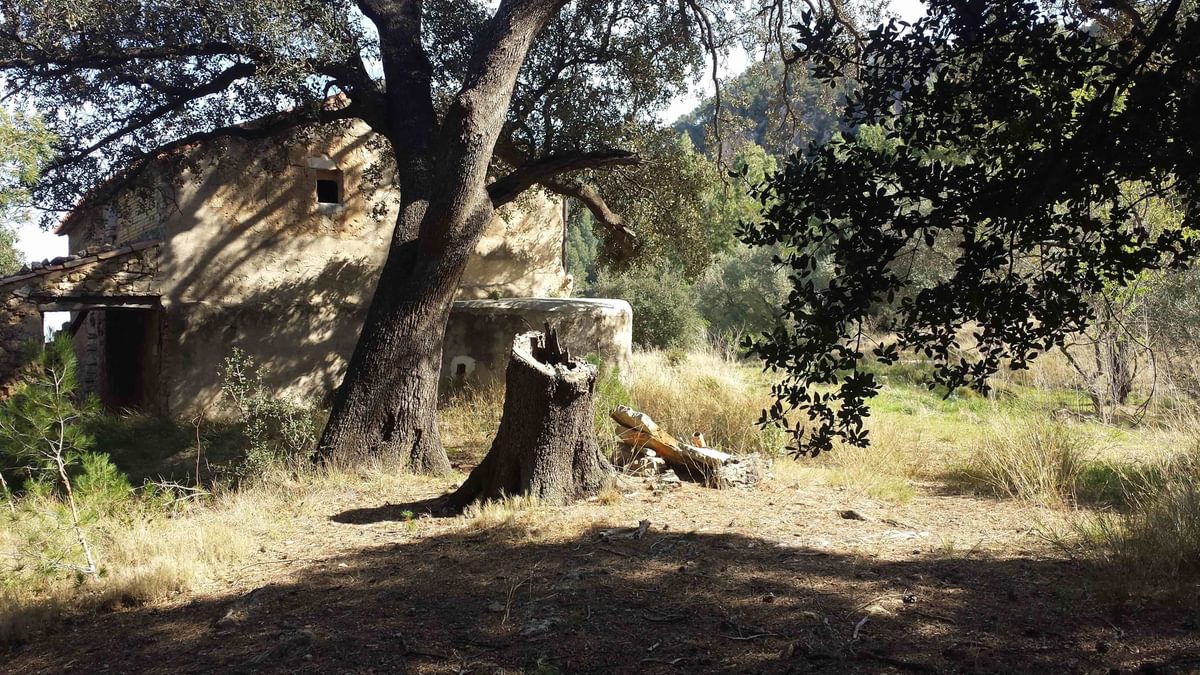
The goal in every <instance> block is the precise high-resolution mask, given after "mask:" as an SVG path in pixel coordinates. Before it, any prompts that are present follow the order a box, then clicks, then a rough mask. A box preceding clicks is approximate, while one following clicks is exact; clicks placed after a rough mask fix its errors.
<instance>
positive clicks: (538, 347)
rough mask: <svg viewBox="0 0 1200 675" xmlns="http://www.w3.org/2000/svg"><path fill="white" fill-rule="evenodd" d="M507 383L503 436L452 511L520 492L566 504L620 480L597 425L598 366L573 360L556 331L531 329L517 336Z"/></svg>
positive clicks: (448, 503) (451, 506)
mask: <svg viewBox="0 0 1200 675" xmlns="http://www.w3.org/2000/svg"><path fill="white" fill-rule="evenodd" d="M505 386H506V389H505V393H504V416H503V417H502V418H501V420H500V429H499V430H498V431H497V432H496V440H495V441H494V442H493V443H492V448H491V450H490V451H488V454H487V457H485V458H484V459H483V462H481V463H480V464H479V466H477V467H475V470H474V471H472V472H471V475H470V476H469V477H467V480H466V482H464V483H463V484H462V486H461V487H459V488H458V490H457V491H456V492H455V493H454V494H453V495H451V496H450V497H449V498H448V500H447V501H446V504H445V506H446V508H447V509H449V510H461V509H463V508H464V507H466V506H467V505H468V504H471V503H472V502H475V501H481V500H488V499H499V498H502V497H504V496H515V495H530V496H533V497H535V498H537V499H538V500H539V501H541V502H543V503H549V504H566V503H568V502H571V501H574V500H576V499H579V498H581V497H584V496H586V495H589V494H594V493H596V492H598V491H599V490H600V489H601V488H602V487H604V485H605V484H606V483H608V482H609V481H610V480H612V478H613V470H612V466H611V465H609V463H608V460H607V459H605V458H604V455H602V454H600V449H599V446H597V444H596V436H595V427H594V426H593V425H594V422H593V419H592V414H593V413H592V395H593V393H595V390H596V367H595V366H593V365H591V364H588V363H586V362H584V361H572V360H570V355H569V354H567V353H566V352H565V351H563V350H561V349H560V348H559V344H558V338H557V336H556V335H555V334H554V332H553V331H552V330H549V329H548V330H547V331H546V334H545V335H543V334H542V333H537V332H533V333H523V334H521V335H518V336H517V337H516V339H515V340H514V341H513V347H512V355H511V360H510V361H509V363H508V370H507V372H506V373H505Z"/></svg>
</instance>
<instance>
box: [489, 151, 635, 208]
mask: <svg viewBox="0 0 1200 675" xmlns="http://www.w3.org/2000/svg"><path fill="white" fill-rule="evenodd" d="M641 162H642V160H641V158H640V157H638V156H637V155H636V154H634V153H632V152H629V151H627V150H600V151H596V152H578V153H563V154H553V155H548V156H546V157H543V158H541V159H535V160H533V161H530V162H526V163H524V164H522V165H521V166H520V167H518V168H517V169H516V170H514V171H512V172H511V173H509V174H508V175H507V176H505V177H503V178H501V179H499V180H497V181H496V182H494V183H492V184H491V185H489V186H488V188H487V190H488V195H489V196H490V197H491V198H492V205H493V206H496V207H499V206H502V205H504V204H507V203H508V202H511V201H512V200H514V199H516V198H517V196H518V195H520V194H521V193H522V192H524V191H525V190H528V189H529V188H530V187H533V186H534V185H536V184H538V183H543V184H544V183H545V182H546V181H552V180H554V179H555V178H557V177H558V176H561V175H562V174H565V173H570V172H572V171H582V170H586V169H602V168H607V167H612V166H631V165H637V164H640V163H641Z"/></svg>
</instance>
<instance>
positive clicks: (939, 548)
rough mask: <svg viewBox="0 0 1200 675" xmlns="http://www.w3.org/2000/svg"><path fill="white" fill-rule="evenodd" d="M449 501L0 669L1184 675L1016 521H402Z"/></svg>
mask: <svg viewBox="0 0 1200 675" xmlns="http://www.w3.org/2000/svg"><path fill="white" fill-rule="evenodd" d="M443 488H444V486H443V485H438V484H436V483H430V482H428V481H425V482H422V481H413V483H412V484H411V485H408V486H407V487H404V488H400V489H398V490H397V492H396V493H394V494H375V495H364V494H355V493H354V491H352V490H351V491H347V493H346V494H345V496H344V498H339V500H338V501H335V502H331V503H329V504H328V505H325V504H322V505H320V506H321V508H318V509H316V510H315V512H316V515H305V516H303V517H300V518H299V519H298V520H296V521H295V522H294V528H292V529H289V531H288V532H287V533H286V534H284V535H281V536H280V537H279V538H278V539H277V540H276V539H272V540H269V541H264V543H263V545H262V547H261V548H260V551H259V554H258V555H257V556H256V557H255V558H254V559H252V560H240V561H236V562H232V563H230V565H229V569H228V573H227V576H226V577H225V578H223V579H220V580H219V583H218V584H217V586H215V587H214V588H213V589H212V590H211V592H206V593H203V594H197V595H194V596H191V597H183V598H178V599H177V600H176V601H173V602H171V603H166V604H158V605H154V606H145V607H136V608H129V609H117V610H113V611H110V612H106V613H102V614H99V615H89V616H79V617H75V618H73V619H70V620H68V621H67V622H66V623H65V624H63V625H59V626H58V627H57V628H55V629H53V630H52V631H51V632H50V633H49V634H47V635H44V636H42V637H40V638H39V639H36V640H33V641H31V642H30V643H28V644H26V645H24V646H20V647H13V648H7V649H8V651H7V652H5V651H0V670H3V671H5V672H10V673H50V672H54V673H57V672H73V673H142V672H145V673H209V672H221V673H238V672H289V673H290V672H297V673H390V672H411V673H466V672H474V673H498V672H505V673H508V672H525V673H588V672H597V673H598V672H615V673H635V672H636V673H694V672H717V671H719V672H745V673H759V672H763V673H793V672H794V673H807V672H828V673H854V672H947V673H953V672H972V673H973V672H992V673H1014V672H1044V673H1058V672H1086V673H1091V672H1131V671H1135V672H1173V673H1185V672H1200V634H1198V633H1197V626H1196V624H1195V620H1196V616H1195V615H1194V614H1192V613H1189V612H1185V611H1183V610H1180V609H1178V607H1176V608H1175V609H1170V608H1155V607H1147V606H1140V607H1138V606H1131V605H1129V604H1126V605H1123V606H1121V608H1120V609H1119V610H1118V609H1116V606H1115V605H1113V604H1112V603H1111V602H1109V601H1105V600H1103V599H1102V595H1101V594H1098V593H1097V592H1096V588H1095V587H1096V585H1095V581H1094V580H1095V576H1094V575H1093V574H1092V572H1091V571H1090V570H1089V569H1087V566H1086V565H1085V564H1084V563H1082V562H1078V561H1071V560H1068V559H1066V558H1065V557H1064V556H1063V555H1061V554H1060V553H1058V552H1057V551H1056V550H1055V549H1054V548H1053V547H1052V546H1050V545H1049V544H1047V543H1046V542H1045V541H1044V539H1043V538H1042V537H1040V536H1039V535H1038V532H1037V527H1036V523H1037V522H1038V519H1039V518H1040V517H1041V516H1040V514H1039V513H1038V511H1036V510H1034V509H1032V508H1030V507H1025V506H1022V505H1019V504H1016V503H1013V502H1009V501H1001V500H989V499H977V498H968V497H963V496H954V495H938V494H935V493H933V492H932V491H931V490H925V491H924V493H923V494H922V496H919V497H917V498H916V499H914V500H913V501H911V502H910V503H908V504H905V505H893V504H888V503H882V502H875V501H872V500H868V499H864V498H861V497H856V496H854V495H853V494H852V493H849V492H846V491H840V490H836V489H832V488H827V487H820V486H813V485H807V484H804V485H801V484H800V483H799V482H794V481H789V480H786V479H776V480H773V481H770V482H768V483H766V484H764V485H761V486H759V487H758V488H756V489H752V490H727V491H716V490H710V489H706V488H704V487H701V486H697V485H691V484H685V485H682V486H679V487H675V488H671V489H667V490H660V489H653V488H652V487H650V486H648V485H642V486H639V487H638V488H637V489H636V490H634V491H632V492H631V493H630V494H627V495H626V496H624V497H623V498H622V499H620V500H619V501H617V502H616V503H613V504H601V503H599V502H598V501H593V502H591V503H584V504H578V505H575V506H572V507H568V508H562V509H539V510H536V511H531V512H530V511H527V512H518V513H517V514H516V515H515V516H512V517H510V518H507V520H505V519H504V518H501V517H497V518H494V519H493V520H492V521H491V522H489V521H487V519H476V520H475V521H473V522H472V521H467V520H465V519H462V518H432V517H417V518H416V519H411V518H412V515H413V514H414V513H420V510H421V506H422V504H421V503H420V500H425V499H429V498H434V497H436V496H438V495H439V494H440V493H441V491H442V489H443ZM309 512H310V513H312V512H313V511H312V510H310V511H309ZM502 515H503V514H502ZM641 521H649V523H648V526H647V527H646V528H645V531H644V533H642V535H641V536H638V529H639V528H638V525H639V522H641ZM284 537H286V538H284Z"/></svg>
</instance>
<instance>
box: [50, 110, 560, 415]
mask: <svg viewBox="0 0 1200 675" xmlns="http://www.w3.org/2000/svg"><path fill="white" fill-rule="evenodd" d="M381 142H383V141H381V139H379V138H378V137H376V136H374V135H373V134H371V133H370V132H369V130H368V129H367V127H366V126H365V125H363V124H361V123H354V124H350V125H347V126H346V127H345V128H343V129H340V130H337V131H336V132H330V131H328V130H320V129H304V130H299V131H297V132H296V133H294V134H293V135H291V136H289V137H286V138H283V139H275V140H272V141H255V142H242V141H236V142H233V141H229V142H221V143H217V144H212V145H206V146H203V147H200V148H193V149H191V150H189V151H188V152H185V153H183V154H181V155H177V156H173V157H168V158H164V159H162V160H160V161H159V164H158V166H156V167H154V168H153V170H151V171H148V172H146V173H145V174H144V177H141V178H138V179H137V180H135V181H132V182H130V183H129V184H128V185H127V186H125V187H123V188H122V189H120V190H119V191H117V192H116V193H114V194H111V195H108V196H107V198H106V199H105V200H104V201H103V203H101V204H99V205H97V206H95V207H92V208H90V209H88V210H87V211H81V212H79V213H78V214H77V215H75V216H74V217H73V218H72V219H71V220H69V221H68V222H67V224H66V226H65V227H64V230H65V231H66V232H67V234H68V236H69V237H70V244H71V250H73V251H75V250H79V249H81V248H84V247H86V246H94V245H96V244H122V243H125V242H127V241H135V240H139V239H150V238H157V239H162V240H163V241H164V245H163V246H162V249H161V251H160V255H159V267H158V274H157V275H156V276H155V278H154V292H155V293H156V294H157V295H160V296H161V299H162V313H163V323H162V333H161V335H162V345H163V348H162V351H161V359H162V363H161V373H162V375H161V377H162V382H161V387H159V389H158V391H159V395H160V396H161V397H162V399H163V401H162V403H161V405H160V406H159V407H160V408H161V409H163V410H164V411H166V412H168V413H170V414H173V415H190V414H194V413H196V412H200V411H204V410H212V409H213V408H214V404H216V402H217V399H218V397H219V392H220V375H219V372H220V367H221V363H222V361H223V359H224V358H225V357H227V356H228V355H229V354H230V353H231V351H232V350H233V348H234V347H235V346H236V347H240V348H242V349H244V350H246V351H247V352H248V353H249V354H250V355H251V356H252V357H253V358H254V359H255V360H256V361H258V362H259V363H260V364H261V365H263V366H264V367H265V370H266V374H267V380H268V383H269V384H271V385H272V386H274V387H276V388H278V389H279V391H280V392H281V394H283V395H287V396H291V397H294V398H301V399H307V400H312V401H322V400H323V399H325V397H326V395H327V394H328V392H329V391H330V390H331V389H332V388H333V387H334V386H335V385H336V384H338V383H339V382H340V381H341V376H342V373H343V372H344V368H345V364H346V360H347V359H348V358H349V355H350V353H351V351H352V350H353V347H354V344H355V342H356V340H357V337H358V332H359V328H360V327H361V325H362V321H363V318H364V316H365V313H366V308H367V305H368V303H369V302H370V299H371V295H372V293H373V292H374V286H375V283H376V280H377V278H378V273H379V269H380V267H381V266H382V264H383V261H384V257H385V256H386V253H387V249H388V242H389V240H390V237H391V231H392V229H393V224H394V221H395V216H396V210H397V204H398V195H397V193H396V191H395V190H394V188H393V180H392V172H391V170H390V169H389V168H388V164H387V161H386V159H385V153H382V150H383V148H382V147H381V146H380V143H381ZM339 172H340V173H339ZM330 176H335V177H337V179H338V180H340V182H341V186H340V188H341V194H342V197H343V199H342V203H341V204H319V203H318V202H317V198H316V189H315V186H316V181H317V179H318V178H329V177H330ZM562 238H563V221H562V212H561V203H560V202H559V201H558V200H557V199H551V198H548V197H547V196H545V195H543V194H540V193H537V192H534V193H531V194H529V195H526V196H524V197H523V198H522V199H520V200H518V201H517V202H515V203H514V204H512V205H510V206H508V207H506V208H505V209H503V210H502V211H501V213H500V214H498V215H497V217H496V218H495V219H493V221H492V222H491V223H490V224H489V226H488V228H487V230H486V232H485V234H484V236H483V238H482V240H481V241H480V243H479V246H478V248H477V251H476V255H475V257H474V258H473V259H472V260H471V261H470V263H469V265H468V267H467V271H466V274H465V277H464V281H463V287H462V290H461V291H460V297H463V298H476V299H478V298H487V297H510V296H550V295H559V294H564V293H565V292H567V291H569V288H567V283H568V282H567V275H566V273H565V270H564V269H563V267H562V246H563V241H562ZM510 337H511V336H510ZM85 341H86V340H85ZM80 349H81V350H83V349H85V347H82V346H81V348H80ZM93 351H94V350H93Z"/></svg>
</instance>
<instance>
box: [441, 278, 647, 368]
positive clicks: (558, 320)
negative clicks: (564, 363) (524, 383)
mask: <svg viewBox="0 0 1200 675" xmlns="http://www.w3.org/2000/svg"><path fill="white" fill-rule="evenodd" d="M547 322H549V323H551V324H552V325H554V326H555V327H556V328H557V329H558V334H559V338H560V340H561V341H562V343H563V344H564V345H565V346H566V347H567V349H569V350H570V351H571V355H572V356H574V357H585V356H597V357H599V359H600V361H601V362H602V363H603V364H605V365H606V366H612V367H615V368H617V370H618V371H619V372H620V373H628V372H629V369H630V368H631V366H632V362H633V310H632V309H630V307H629V303H628V302H625V301H624V300H601V299H592V298H573V299H569V300H560V299H553V298H511V299H506V300H495V301H479V300H472V301H460V302H456V303H454V312H453V313H452V314H451V315H450V322H449V324H448V325H447V326H446V340H445V343H444V346H443V351H442V376H443V378H444V380H443V383H444V384H446V383H458V382H462V381H465V382H471V383H483V382H489V381H494V380H497V379H499V380H503V378H504V369H505V367H506V366H507V365H508V356H509V352H510V350H511V348H512V341H513V337H514V336H516V335H517V334H519V333H524V332H526V331H529V330H541V329H542V326H543V325H544V324H545V323H547Z"/></svg>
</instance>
